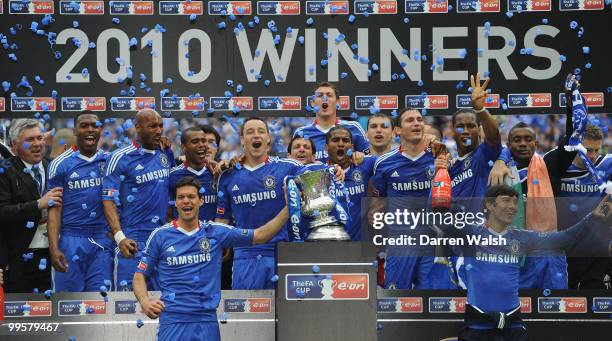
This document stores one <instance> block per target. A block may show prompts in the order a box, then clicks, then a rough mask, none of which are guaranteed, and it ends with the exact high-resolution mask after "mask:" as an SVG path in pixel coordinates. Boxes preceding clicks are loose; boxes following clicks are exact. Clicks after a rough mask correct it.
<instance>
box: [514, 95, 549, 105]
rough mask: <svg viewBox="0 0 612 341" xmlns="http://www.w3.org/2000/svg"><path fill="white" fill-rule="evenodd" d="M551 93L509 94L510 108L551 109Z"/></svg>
mask: <svg viewBox="0 0 612 341" xmlns="http://www.w3.org/2000/svg"><path fill="white" fill-rule="evenodd" d="M551 102H552V100H551V94H550V93H537V94H508V101H507V103H508V108H550V107H551Z"/></svg>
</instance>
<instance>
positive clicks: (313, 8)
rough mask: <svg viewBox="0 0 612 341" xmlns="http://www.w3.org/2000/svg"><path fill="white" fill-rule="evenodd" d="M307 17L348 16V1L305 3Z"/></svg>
mask: <svg viewBox="0 0 612 341" xmlns="http://www.w3.org/2000/svg"><path fill="white" fill-rule="evenodd" d="M306 14H307V15H344V14H349V2H348V1H306Z"/></svg>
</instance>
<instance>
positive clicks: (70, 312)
mask: <svg viewBox="0 0 612 341" xmlns="http://www.w3.org/2000/svg"><path fill="white" fill-rule="evenodd" d="M57 310H58V315H59V316H82V315H106V302H104V300H79V301H59V302H57Z"/></svg>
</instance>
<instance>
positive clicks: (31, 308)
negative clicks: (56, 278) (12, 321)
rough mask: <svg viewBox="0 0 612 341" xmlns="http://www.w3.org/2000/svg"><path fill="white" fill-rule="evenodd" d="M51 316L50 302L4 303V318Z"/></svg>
mask: <svg viewBox="0 0 612 341" xmlns="http://www.w3.org/2000/svg"><path fill="white" fill-rule="evenodd" d="M40 316H51V301H8V302H4V317H40Z"/></svg>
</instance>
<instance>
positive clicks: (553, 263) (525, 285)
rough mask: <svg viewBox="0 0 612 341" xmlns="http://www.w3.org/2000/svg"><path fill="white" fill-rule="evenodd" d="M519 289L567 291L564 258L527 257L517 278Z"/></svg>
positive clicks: (565, 261)
mask: <svg viewBox="0 0 612 341" xmlns="http://www.w3.org/2000/svg"><path fill="white" fill-rule="evenodd" d="M519 286H520V289H561V290H564V289H567V260H566V259H565V256H538V257H527V258H526V259H525V265H524V266H523V267H522V269H521V273H520V276H519Z"/></svg>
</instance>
